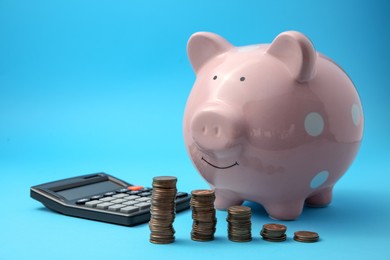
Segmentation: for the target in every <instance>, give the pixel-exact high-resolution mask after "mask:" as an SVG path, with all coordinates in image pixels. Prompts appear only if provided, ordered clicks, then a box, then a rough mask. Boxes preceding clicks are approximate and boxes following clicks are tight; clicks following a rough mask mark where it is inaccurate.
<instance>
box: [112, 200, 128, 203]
mask: <svg viewBox="0 0 390 260" xmlns="http://www.w3.org/2000/svg"><path fill="white" fill-rule="evenodd" d="M125 201H126V200H124V199H114V200H112V201H110V202H111V203H122V202H125Z"/></svg>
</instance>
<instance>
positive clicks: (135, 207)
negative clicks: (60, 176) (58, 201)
mask: <svg viewBox="0 0 390 260" xmlns="http://www.w3.org/2000/svg"><path fill="white" fill-rule="evenodd" d="M187 195H188V194H187V193H185V192H179V193H178V194H177V198H181V197H183V196H187ZM151 197H152V189H151V188H144V189H142V190H126V192H125V189H120V190H118V191H116V192H107V193H105V194H104V196H101V195H96V196H92V197H90V198H83V199H80V200H78V201H77V202H76V204H79V205H80V204H84V203H85V204H84V205H85V206H86V207H89V208H97V209H101V210H108V211H112V212H121V213H125V214H130V213H135V212H137V211H139V210H143V209H149V208H150V205H151V203H150V200H151Z"/></svg>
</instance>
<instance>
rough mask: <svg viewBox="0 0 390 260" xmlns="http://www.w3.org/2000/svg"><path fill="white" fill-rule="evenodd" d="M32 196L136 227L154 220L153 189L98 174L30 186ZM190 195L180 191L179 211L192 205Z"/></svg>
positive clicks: (80, 213) (73, 211) (61, 208)
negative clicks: (152, 213) (152, 207)
mask: <svg viewBox="0 0 390 260" xmlns="http://www.w3.org/2000/svg"><path fill="white" fill-rule="evenodd" d="M30 195H31V197H32V198H33V199H36V200H38V201H39V202H41V203H42V204H43V205H45V206H46V207H47V208H49V209H52V210H54V211H57V212H60V213H63V214H65V215H69V216H74V217H80V218H86V219H92V220H98V221H104V222H108V223H114V224H119V225H125V226H134V225H137V224H141V223H145V222H148V221H149V220H150V206H151V196H152V188H148V187H143V186H139V185H132V184H129V183H127V182H125V181H123V180H120V179H118V178H115V177H113V176H111V175H108V174H106V173H103V172H101V173H94V174H88V175H83V176H78V177H73V178H69V179H63V180H59V181H54V182H49V183H44V184H40V185H36V186H33V187H31V188H30ZM190 199H191V197H190V195H189V194H188V193H186V192H178V193H177V194H176V212H179V211H182V210H185V209H188V208H189V207H190Z"/></svg>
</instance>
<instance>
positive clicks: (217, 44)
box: [187, 32, 233, 73]
mask: <svg viewBox="0 0 390 260" xmlns="http://www.w3.org/2000/svg"><path fill="white" fill-rule="evenodd" d="M231 48H233V45H231V44H230V43H229V42H228V41H227V40H225V39H224V38H222V37H221V36H219V35H217V34H214V33H209V32H198V33H195V34H193V35H192V36H191V37H190V39H189V40H188V44H187V54H188V57H189V59H190V62H191V64H192V68H193V69H194V71H195V73H198V71H199V70H200V68H201V67H202V66H203V65H204V64H205V63H206V62H207V61H209V60H210V59H211V58H213V57H215V56H217V55H219V54H221V53H224V52H226V51H228V50H230V49H231Z"/></svg>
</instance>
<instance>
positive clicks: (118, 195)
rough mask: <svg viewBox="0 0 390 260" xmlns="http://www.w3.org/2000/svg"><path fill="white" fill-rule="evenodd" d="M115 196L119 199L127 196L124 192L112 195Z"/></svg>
mask: <svg viewBox="0 0 390 260" xmlns="http://www.w3.org/2000/svg"><path fill="white" fill-rule="evenodd" d="M112 197H113V198H117V199H120V198H123V197H127V195H126V194H123V193H120V194H116V195H114V196H112Z"/></svg>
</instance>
